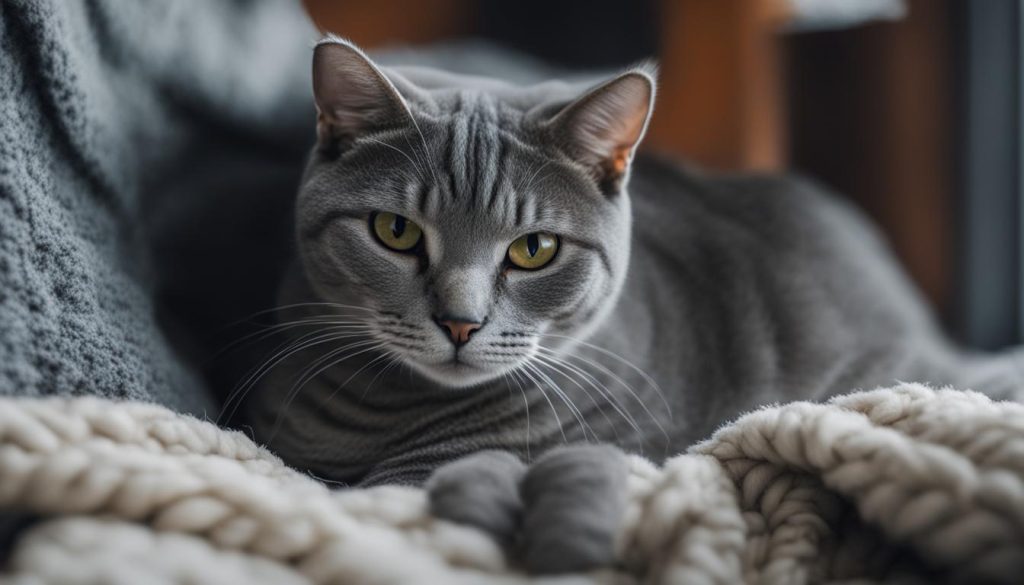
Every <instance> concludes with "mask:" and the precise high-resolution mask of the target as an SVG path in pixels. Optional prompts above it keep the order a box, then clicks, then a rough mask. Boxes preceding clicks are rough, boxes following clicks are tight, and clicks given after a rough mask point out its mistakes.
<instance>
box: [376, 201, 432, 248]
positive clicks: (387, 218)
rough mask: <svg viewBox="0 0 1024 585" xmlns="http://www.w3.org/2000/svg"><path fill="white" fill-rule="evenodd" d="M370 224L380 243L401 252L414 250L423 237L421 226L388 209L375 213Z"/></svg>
mask: <svg viewBox="0 0 1024 585" xmlns="http://www.w3.org/2000/svg"><path fill="white" fill-rule="evenodd" d="M370 225H371V226H372V227H373V233H374V235H376V236H377V239H378V240H380V243H382V244H384V245H385V246H387V247H388V248H391V249H392V250H397V251H399V252H407V251H409V250H412V249H413V248H414V247H416V244H418V243H419V242H420V240H421V239H422V238H423V230H421V229H420V226H418V225H416V224H415V223H413V222H411V221H409V220H408V219H405V218H404V217H402V216H401V215H397V214H394V213H388V212H386V211H381V212H379V213H375V214H373V217H371V218H370Z"/></svg>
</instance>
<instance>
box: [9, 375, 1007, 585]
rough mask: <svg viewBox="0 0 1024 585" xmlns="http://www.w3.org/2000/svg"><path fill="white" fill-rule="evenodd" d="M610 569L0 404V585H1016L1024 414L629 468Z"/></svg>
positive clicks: (862, 401) (936, 400) (832, 424)
mask: <svg viewBox="0 0 1024 585" xmlns="http://www.w3.org/2000/svg"><path fill="white" fill-rule="evenodd" d="M629 485H630V497H629V504H628V506H629V507H628V510H627V513H626V515H625V518H626V520H625V522H624V524H623V526H622V527H621V532H620V534H619V540H618V550H619V561H620V562H619V563H618V564H617V566H616V567H614V568H609V569H606V570H604V571H601V572H597V573H592V574H586V575H567V576H560V577H557V578H551V577H549V578H546V579H536V580H531V579H530V578H529V577H528V576H526V575H523V574H522V573H521V572H518V571H517V570H516V568H515V567H514V566H511V565H510V564H509V562H508V561H507V560H506V559H505V558H504V556H503V554H502V552H501V550H500V549H499V548H498V546H497V545H496V544H495V543H493V542H492V541H491V540H490V539H489V538H488V537H486V536H485V535H483V534H482V533H479V532H476V531H474V530H472V529H469V528H465V527H461V526H457V525H453V524H449V523H446V522H443V521H439V520H434V519H432V518H431V517H430V515H429V513H428V509H427V505H426V498H425V496H424V493H423V492H422V491H420V490H417V489H412V488H397V487H381V488H373V489H365V490H360V489H352V490H333V491H332V490H330V489H328V488H327V487H325V486H323V485H322V484H321V483H319V482H317V481H316V480H314V479H313V478H311V477H308V476H306V475H303V474H301V473H298V472H296V471H293V470H291V469H289V468H287V467H285V466H284V465H283V464H282V463H281V461H280V460H278V459H277V458H275V457H274V456H273V455H271V454H270V453H268V452H267V451H265V450H263V449H261V448H260V447H258V446H256V445H255V444H254V443H253V442H252V441H250V440H249V439H248V438H247V437H246V436H245V435H244V434H242V433H239V432H233V431H226V430H223V429H220V428H217V427H216V426H214V425H213V424H211V423H209V422H203V421H200V420H196V419H194V418H190V417H187V416H183V415H179V414H175V413H173V412H171V411H169V410H167V409H165V408H162V407H158V406H152V405H148V404H140V403H130V402H124V403H114V402H109V401H104V400H99V399H92V398H77V399H3V400H0V509H3V510H8V511H9V510H18V511H31V512H35V513H39V514H41V515H42V516H43V517H44V520H43V521H41V522H37V523H34V524H32V525H30V527H29V528H27V529H26V530H25V531H24V532H23V533H21V535H20V536H19V538H18V539H17V541H16V543H15V546H14V549H13V550H12V551H11V552H10V555H9V557H8V561H7V564H6V566H5V567H4V568H3V570H2V576H0V583H33V584H40V585H43V584H55V585H56V584H59V585H72V584H100V583H104V584H122V583H124V584H129V583H131V584H139V583H147V584H148V583H159V584H171V583H190V584H206V583H210V584H213V583H217V584H220V583H251V584H261V583H274V584H290V583H295V584H298V583H345V584H349V583H374V584H381V585H383V584H399V583H401V584H406V583H423V584H447V583H454V584H457V583H474V584H476V583H526V582H544V583H686V584H690V583H693V584H703V583H709V584H710V583H729V584H733V583H744V582H746V583H765V584H774V583H787V584H788V583H819V582H854V581H857V582H895V581H899V582H901V583H902V582H922V583H933V582H943V581H948V582H965V583H976V582H988V581H999V582H1019V579H1020V578H1024V406H1022V405H1019V404H1013V403H1004V402H993V401H991V400H989V399H988V398H986V397H984V396H982V395H980V394H976V393H972V392H959V391H952V390H939V391H935V390H931V389H928V388H925V387H922V386H919V385H913V384H907V385H903V386H899V387H896V388H891V389H884V390H875V391H871V392H861V393H856V394H851V395H848V396H843V397H839V398H836V399H834V400H832V401H831V402H829V403H827V404H811V403H803V402H798V403H792V404H786V405H782V406H775V407H771V408H765V409H762V410H759V411H756V412H753V413H750V414H748V415H746V416H744V417H742V418H740V419H739V420H737V421H736V422H734V423H732V424H730V425H728V426H726V427H723V428H722V429H721V430H720V431H718V432H717V433H716V434H715V435H714V436H713V437H711V438H710V439H709V440H707V441H706V442H704V443H702V444H700V445H697V446H696V447H694V448H693V449H692V450H691V451H690V452H689V453H687V454H683V455H679V456H677V457H675V458H672V459H670V460H669V461H668V462H667V463H666V464H665V465H664V466H662V467H657V466H655V465H653V464H651V463H650V462H648V461H645V460H644V459H642V458H639V457H634V458H633V459H632V461H631V469H630V478H629Z"/></svg>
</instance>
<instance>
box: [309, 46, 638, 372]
mask: <svg viewBox="0 0 1024 585" xmlns="http://www.w3.org/2000/svg"><path fill="white" fill-rule="evenodd" d="M415 78H416V76H415V75H412V74H409V73H406V74H400V73H397V72H395V71H389V72H385V71H384V70H382V69H381V68H379V67H377V66H376V65H375V64H374V63H373V62H372V61H371V60H370V59H369V58H368V57H367V56H366V55H365V54H364V53H363V52H362V51H360V50H359V49H358V48H356V47H354V46H353V45H352V44H350V43H347V42H345V41H343V40H340V39H337V38H333V37H331V38H328V39H325V40H324V41H322V42H321V43H319V44H318V45H317V47H316V49H315V53H314V59H313V89H314V95H315V99H316V104H317V109H318V115H319V119H318V127H317V134H318V141H317V146H316V149H315V151H314V153H313V156H312V158H311V161H310V164H309V167H308V169H307V173H306V175H305V177H304V180H303V183H302V186H301V190H300V193H299V199H298V204H297V220H298V236H299V252H300V258H301V260H302V266H303V269H304V270H305V273H306V277H307V279H308V280H309V282H310V284H311V286H312V288H313V290H314V291H315V292H316V294H317V295H318V296H320V297H321V299H320V300H322V301H325V302H332V303H339V304H345V305H351V306H358V307H366V308H369V309H372V310H371V311H364V312H363V313H366V314H365V315H363V314H362V313H359V314H360V315H361V316H362V317H363V318H365V319H366V321H367V327H368V330H369V333H370V335H371V336H372V337H373V338H375V339H376V340H378V341H379V342H380V343H381V344H382V349H383V350H384V351H390V352H393V354H394V355H396V356H399V357H400V358H401V360H402V361H404V362H405V363H406V364H408V365H409V366H411V367H412V368H413V369H414V370H416V371H418V372H420V373H422V374H423V375H425V376H427V377H428V378H430V379H433V380H435V381H437V382H439V383H441V384H443V385H447V386H452V387H465V386H471V385H475V384H479V383H482V382H485V381H488V380H491V379H494V378H497V377H499V376H501V375H502V374H504V373H507V372H510V371H512V370H514V369H516V368H518V367H520V366H522V365H524V364H525V363H526V362H527V361H528V360H529V359H539V360H543V359H544V355H545V354H544V352H545V351H546V350H545V349H543V348H542V347H540V344H541V342H542V341H545V343H544V345H545V346H549V345H551V346H555V345H560V344H561V340H564V339H566V338H568V337H580V336H583V335H586V334H587V332H588V331H590V330H591V329H592V328H593V327H594V326H596V325H597V324H599V323H600V321H601V320H602V319H603V318H604V316H605V315H606V314H607V312H608V310H609V309H610V308H611V307H612V305H613V304H614V303H615V301H616V299H617V297H618V293H619V290H620V289H621V286H622V282H623V279H624V277H625V274H626V269H627V265H628V258H629V241H630V222H631V216H630V207H629V199H628V197H627V196H626V193H625V187H626V183H627V179H628V177H629V170H630V163H631V161H632V158H633V154H634V152H635V149H636V146H637V144H638V143H639V141H640V140H641V138H642V137H643V134H644V132H645V130H646V127H647V121H648V119H649V117H650V114H651V107H652V104H653V100H654V79H653V75H652V73H651V71H650V68H638V69H634V70H630V71H627V72H625V73H623V74H622V75H619V76H617V77H615V78H612V79H610V80H608V81H605V82H604V83H600V84H598V85H596V86H594V87H590V88H588V89H586V90H580V89H573V88H572V87H571V86H570V85H568V84H564V83H548V84H542V85H538V86H534V87H529V88H518V87H512V86H509V85H505V84H500V83H495V82H491V81H486V80H482V79H473V78H454V77H452V78H448V79H449V80H456V79H457V81H458V82H457V83H456V82H454V81H452V83H446V82H422V81H420V82H419V85H417V82H415V81H413V80H414V79H415ZM563 336H565V337H563Z"/></svg>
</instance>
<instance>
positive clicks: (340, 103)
mask: <svg viewBox="0 0 1024 585" xmlns="http://www.w3.org/2000/svg"><path fill="white" fill-rule="evenodd" d="M313 97H314V99H315V101H316V108H317V137H318V139H319V144H320V146H321V148H329V147H330V148H337V147H341V148H344V147H345V146H346V145H347V144H349V143H351V142H352V141H353V140H355V138H356V137H358V136H359V135H360V134H363V133H366V132H369V131H372V130H382V129H386V128H392V127H396V126H401V125H403V124H405V123H407V122H408V120H409V117H410V115H411V114H410V113H409V108H408V105H407V104H406V103H405V100H404V99H403V98H402V95H401V94H400V93H398V90H397V89H395V86H394V84H392V83H391V81H389V80H388V78H387V77H385V75H384V73H382V72H381V70H380V69H378V68H377V66H376V65H374V64H373V62H372V61H371V60H370V58H369V57H367V56H366V54H365V53H363V52H362V51H361V50H360V49H359V48H358V47H356V46H355V45H353V44H352V43H350V42H348V41H346V40H344V39H340V38H338V37H333V36H331V37H327V38H325V39H324V40H322V41H320V42H319V43H317V45H316V49H314V51H313Z"/></svg>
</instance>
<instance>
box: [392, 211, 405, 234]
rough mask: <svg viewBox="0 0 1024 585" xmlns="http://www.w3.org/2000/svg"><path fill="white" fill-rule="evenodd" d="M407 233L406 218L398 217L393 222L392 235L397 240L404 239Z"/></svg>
mask: <svg viewBox="0 0 1024 585" xmlns="http://www.w3.org/2000/svg"><path fill="white" fill-rule="evenodd" d="M404 233H405V218H404V217H402V216H401V215H396V216H395V219H394V221H392V222H391V234H392V235H394V236H395V237H396V238H400V237H402V234H404Z"/></svg>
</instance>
